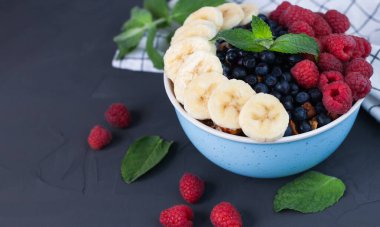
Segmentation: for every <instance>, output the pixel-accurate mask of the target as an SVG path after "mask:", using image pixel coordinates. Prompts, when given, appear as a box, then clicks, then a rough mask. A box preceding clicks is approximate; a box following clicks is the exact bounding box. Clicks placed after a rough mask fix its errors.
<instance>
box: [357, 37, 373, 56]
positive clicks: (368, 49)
mask: <svg viewBox="0 0 380 227" xmlns="http://www.w3.org/2000/svg"><path fill="white" fill-rule="evenodd" d="M360 40H361V41H362V43H363V46H364V49H365V50H364V53H363V55H362V57H363V58H366V57H368V56H369V55H370V54H371V51H372V46H371V44H370V43H369V42H368V41H367V40H366V39H364V38H362V37H360Z"/></svg>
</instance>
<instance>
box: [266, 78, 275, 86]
mask: <svg viewBox="0 0 380 227" xmlns="http://www.w3.org/2000/svg"><path fill="white" fill-rule="evenodd" d="M276 83H277V79H276V77H274V76H267V77H266V78H265V84H266V85H268V86H269V87H273V86H274V85H276Z"/></svg>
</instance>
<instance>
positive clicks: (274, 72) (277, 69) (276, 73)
mask: <svg viewBox="0 0 380 227" xmlns="http://www.w3.org/2000/svg"><path fill="white" fill-rule="evenodd" d="M281 75H282V70H281V68H280V67H278V66H275V67H273V69H272V76H274V77H280V76H281Z"/></svg>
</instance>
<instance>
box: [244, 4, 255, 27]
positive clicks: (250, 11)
mask: <svg viewBox="0 0 380 227" xmlns="http://www.w3.org/2000/svg"><path fill="white" fill-rule="evenodd" d="M240 7H241V9H242V10H243V12H244V18H243V20H242V21H241V22H240V25H246V24H248V23H249V22H251V21H252V16H257V15H258V14H259V8H257V6H256V5H255V4H252V3H242V4H240Z"/></svg>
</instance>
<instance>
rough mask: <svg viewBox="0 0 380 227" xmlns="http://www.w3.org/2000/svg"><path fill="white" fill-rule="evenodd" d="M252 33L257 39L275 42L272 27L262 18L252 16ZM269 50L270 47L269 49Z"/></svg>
mask: <svg viewBox="0 0 380 227" xmlns="http://www.w3.org/2000/svg"><path fill="white" fill-rule="evenodd" d="M251 26H252V33H253V36H254V37H255V38H256V39H263V40H273V34H272V31H271V30H270V27H269V25H268V24H267V23H265V21H263V20H262V19H261V18H260V17H256V16H252V23H251ZM268 48H269V47H268Z"/></svg>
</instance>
